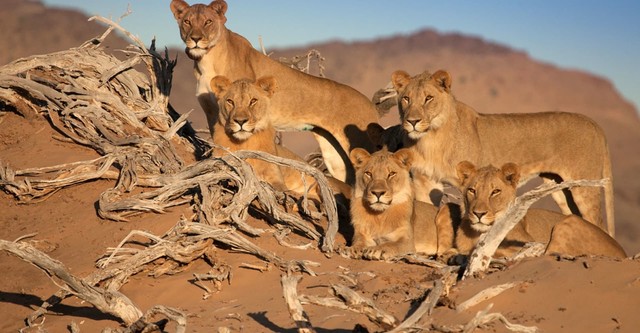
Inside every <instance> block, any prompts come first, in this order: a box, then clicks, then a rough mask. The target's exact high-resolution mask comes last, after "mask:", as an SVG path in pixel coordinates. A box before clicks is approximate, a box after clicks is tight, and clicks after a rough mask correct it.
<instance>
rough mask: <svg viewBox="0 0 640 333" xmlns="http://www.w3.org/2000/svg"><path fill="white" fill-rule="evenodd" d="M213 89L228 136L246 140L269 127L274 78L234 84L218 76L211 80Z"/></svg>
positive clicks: (269, 77)
mask: <svg viewBox="0 0 640 333" xmlns="http://www.w3.org/2000/svg"><path fill="white" fill-rule="evenodd" d="M211 90H212V91H213V93H214V94H215V95H216V96H218V101H219V106H220V118H221V120H222V123H223V124H224V128H225V132H226V133H227V134H228V135H229V136H231V137H233V138H235V139H236V140H240V141H244V140H247V139H248V138H249V137H251V136H252V135H253V134H254V133H257V132H259V131H261V130H264V129H265V128H267V127H268V126H269V123H270V120H269V114H268V111H269V102H270V100H271V96H272V95H273V93H274V92H275V90H276V81H275V78H273V77H271V76H267V77H261V78H259V79H258V80H256V81H255V82H253V81H251V80H248V79H242V80H237V81H235V82H233V83H232V82H231V81H230V80H229V79H228V78H227V77H225V76H216V77H214V78H213V79H211Z"/></svg>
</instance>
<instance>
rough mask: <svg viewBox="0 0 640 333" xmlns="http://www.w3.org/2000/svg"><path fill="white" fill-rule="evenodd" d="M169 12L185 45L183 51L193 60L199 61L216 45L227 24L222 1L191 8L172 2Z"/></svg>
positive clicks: (183, 3)
mask: <svg viewBox="0 0 640 333" xmlns="http://www.w3.org/2000/svg"><path fill="white" fill-rule="evenodd" d="M171 11H172V12H173V16H174V17H175V18H176V20H177V21H178V26H179V27H180V37H182V40H183V41H184V43H185V44H186V45H187V48H186V50H185V51H186V53H187V55H188V56H189V58H191V59H193V60H199V59H200V58H202V57H203V56H204V55H205V54H206V53H207V51H208V50H209V49H210V48H212V47H214V46H215V45H216V43H217V42H218V40H219V39H220V35H221V33H222V31H223V30H224V24H225V23H226V22H227V18H226V17H225V15H224V14H225V12H226V11H227V3H226V2H225V1H224V0H216V1H213V2H211V3H210V4H209V5H203V4H196V5H193V6H189V5H188V4H187V3H186V2H184V1H183V0H173V1H171Z"/></svg>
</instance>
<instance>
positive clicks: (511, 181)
mask: <svg viewBox="0 0 640 333" xmlns="http://www.w3.org/2000/svg"><path fill="white" fill-rule="evenodd" d="M456 170H457V173H458V178H459V182H460V184H461V191H462V193H463V194H464V204H463V217H462V221H461V222H460V226H459V227H458V230H457V232H456V238H455V246H456V248H457V249H458V251H459V252H460V253H462V254H469V253H470V252H471V251H472V250H473V248H474V247H475V245H476V243H477V241H478V238H479V237H480V235H482V234H483V233H485V232H487V231H489V228H491V226H493V223H494V222H495V221H496V219H498V218H499V217H500V216H501V215H502V214H504V212H505V210H506V209H507V206H508V205H509V203H511V202H512V201H513V200H515V198H516V188H517V185H518V181H519V178H520V169H519V167H518V166H517V165H516V164H514V163H507V164H505V165H503V166H502V167H501V168H500V169H498V168H496V167H494V166H486V167H482V168H480V169H476V167H475V166H474V165H473V164H472V163H471V162H468V161H463V162H460V163H459V164H458V165H457V168H456ZM527 242H541V243H545V244H547V247H546V250H545V253H546V254H553V253H560V254H566V255H573V256H577V255H583V254H589V255H603V256H610V257H616V258H625V257H626V256H627V255H626V253H625V252H624V250H623V249H622V247H621V246H620V245H619V244H618V243H617V242H616V241H615V240H614V239H613V238H612V237H611V236H609V235H608V234H607V233H606V232H605V231H603V230H602V229H600V228H598V227H597V226H595V225H593V224H591V223H589V222H587V221H585V220H584V219H582V218H580V217H579V216H576V215H568V216H565V215H562V214H560V213H556V212H552V211H548V210H542V209H529V210H528V212H527V214H526V215H525V217H524V218H523V219H522V221H520V222H519V223H518V224H517V225H516V226H515V227H514V228H513V229H512V230H511V231H510V232H509V234H507V237H506V238H505V240H504V241H503V242H502V243H501V244H500V246H499V248H498V250H497V251H496V255H497V256H501V257H502V256H504V257H509V256H511V255H513V254H514V253H515V252H516V251H518V250H519V249H521V248H522V246H523V245H524V244H525V243H527Z"/></svg>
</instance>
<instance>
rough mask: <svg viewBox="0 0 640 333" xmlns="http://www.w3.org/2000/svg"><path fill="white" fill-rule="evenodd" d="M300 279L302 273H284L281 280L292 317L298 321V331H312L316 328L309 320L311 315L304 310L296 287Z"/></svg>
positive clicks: (304, 332) (302, 332) (309, 332)
mask: <svg viewBox="0 0 640 333" xmlns="http://www.w3.org/2000/svg"><path fill="white" fill-rule="evenodd" d="M300 279H302V276H301V275H290V274H283V275H282V277H281V279H280V282H281V283H282V291H283V294H284V299H285V302H286V303H287V308H288V309H289V313H290V314H291V318H292V319H293V321H294V322H295V323H296V327H298V332H301V333H307V332H308V333H311V332H315V331H316V330H315V329H313V326H312V325H311V321H309V316H308V315H307V313H306V312H304V309H303V308H302V304H301V303H300V300H299V299H298V291H297V289H296V288H297V286H298V282H299V281H300Z"/></svg>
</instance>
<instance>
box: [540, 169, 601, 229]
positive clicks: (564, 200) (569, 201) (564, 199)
mask: <svg viewBox="0 0 640 333" xmlns="http://www.w3.org/2000/svg"><path fill="white" fill-rule="evenodd" d="M583 178H584V177H583ZM594 178H595V177H594ZM543 179H544V181H545V182H552V181H555V182H560V181H562V179H580V178H578V177H569V176H566V177H563V178H561V177H559V176H556V175H554V176H543ZM601 194H602V190H601V189H600V188H599V187H592V186H584V187H574V188H572V189H571V190H569V189H565V190H562V191H556V192H553V193H552V194H551V196H552V197H553V200H554V201H555V202H556V203H557V204H558V206H560V210H561V211H562V214H564V215H571V214H574V215H578V216H581V217H582V218H584V219H585V220H587V221H589V222H591V223H593V224H594V225H597V226H598V227H600V228H602V229H603V230H607V226H606V225H605V224H604V221H603V219H602V215H601V213H602V212H601V207H600V205H601V203H600V201H601V198H602V195H601Z"/></svg>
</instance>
